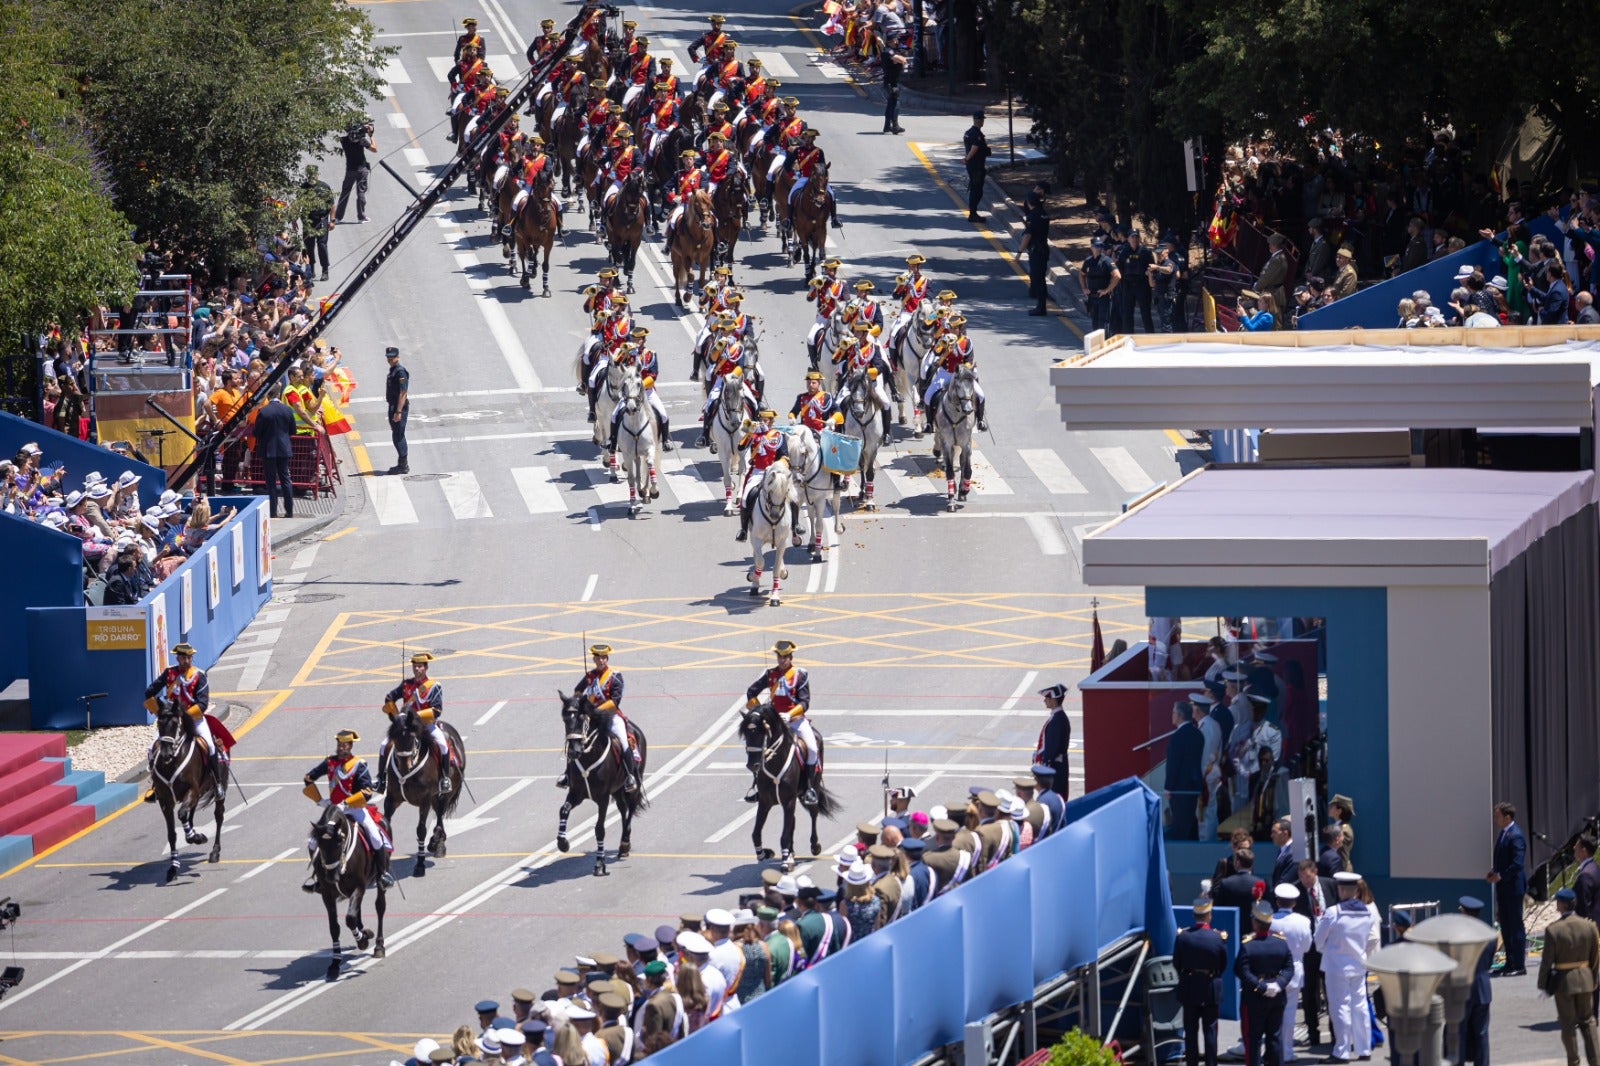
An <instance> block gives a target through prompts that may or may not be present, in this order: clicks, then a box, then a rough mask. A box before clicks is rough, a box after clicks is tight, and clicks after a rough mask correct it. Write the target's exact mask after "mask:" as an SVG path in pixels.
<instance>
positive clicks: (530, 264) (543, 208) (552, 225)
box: [506, 164, 561, 296]
mask: <svg viewBox="0 0 1600 1066" xmlns="http://www.w3.org/2000/svg"><path fill="white" fill-rule="evenodd" d="M512 184H514V183H512ZM554 185H555V182H554V180H553V179H552V177H551V175H550V166H549V164H546V165H545V169H544V171H543V172H541V173H540V175H539V178H538V181H537V183H536V184H535V185H534V187H533V189H532V190H530V191H529V193H528V200H527V202H526V203H524V204H523V205H522V211H521V212H520V213H517V214H516V215H515V221H514V222H513V223H512V227H511V237H512V239H513V240H514V241H515V242H516V255H517V257H520V258H521V260H522V287H523V288H524V289H527V290H528V291H530V292H531V291H533V273H534V271H538V272H539V274H540V284H541V285H542V286H543V291H542V292H541V293H540V295H542V296H549V295H550V249H551V248H553V247H554V246H555V241H556V231H557V230H558V229H559V228H560V226H561V217H560V216H559V215H558V214H557V213H556V205H555V200H554V199H552V198H551V192H552V191H553V188H554ZM530 252H531V253H533V254H532V258H531V259H530V258H529V253H530ZM506 253H507V254H506V258H507V259H509V260H510V267H511V274H512V276H513V277H515V276H516V274H517V264H516V259H515V258H513V257H512V256H511V246H510V243H509V242H508V243H507V246H506ZM540 253H543V256H544V259H543V262H542V263H541V261H540Z"/></svg>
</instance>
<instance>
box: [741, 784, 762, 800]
mask: <svg viewBox="0 0 1600 1066" xmlns="http://www.w3.org/2000/svg"><path fill="white" fill-rule="evenodd" d="M744 801H745V802H746V803H759V802H761V787H760V786H759V785H757V784H756V783H755V782H754V781H752V782H750V787H749V788H748V789H746V790H745V794H744Z"/></svg>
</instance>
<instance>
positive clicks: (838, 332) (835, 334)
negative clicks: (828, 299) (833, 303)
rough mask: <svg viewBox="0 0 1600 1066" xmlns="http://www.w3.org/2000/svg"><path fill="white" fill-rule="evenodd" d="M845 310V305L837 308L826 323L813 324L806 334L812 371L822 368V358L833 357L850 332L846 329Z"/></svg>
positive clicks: (807, 350) (807, 352)
mask: <svg viewBox="0 0 1600 1066" xmlns="http://www.w3.org/2000/svg"><path fill="white" fill-rule="evenodd" d="M843 309H844V305H843V304H840V305H839V306H837V307H835V308H834V309H833V314H831V315H829V316H828V320H827V321H826V322H813V323H812V324H811V329H810V330H809V331H808V332H807V333H806V358H808V359H810V360H811V369H812V370H817V369H819V368H821V366H822V357H823V356H824V355H827V356H832V354H833V351H834V349H835V348H837V347H838V346H839V342H840V341H842V340H844V338H845V335H846V333H847V332H848V331H847V330H846V329H845V328H844V316H843V314H842V312H843Z"/></svg>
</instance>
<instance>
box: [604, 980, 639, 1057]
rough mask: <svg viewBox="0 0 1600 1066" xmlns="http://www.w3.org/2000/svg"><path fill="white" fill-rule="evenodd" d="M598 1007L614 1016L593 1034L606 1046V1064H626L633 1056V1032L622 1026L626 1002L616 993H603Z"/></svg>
mask: <svg viewBox="0 0 1600 1066" xmlns="http://www.w3.org/2000/svg"><path fill="white" fill-rule="evenodd" d="M598 1000H599V1002H598V1006H600V1007H601V1008H602V1009H604V1010H605V1011H606V1012H607V1013H608V1014H611V1013H613V1012H615V1013H614V1016H613V1017H612V1018H611V1019H610V1020H609V1021H607V1022H606V1023H605V1025H604V1026H603V1027H602V1028H601V1029H600V1031H599V1032H597V1033H595V1035H596V1036H598V1037H599V1038H600V1041H601V1043H603V1044H605V1046H606V1054H607V1061H608V1062H627V1061H628V1060H629V1058H630V1057H631V1056H632V1054H633V1031H632V1030H631V1029H629V1028H628V1027H627V1026H625V1025H624V1024H623V1015H624V1012H626V1011H627V1009H628V1001H627V1000H625V999H623V998H622V997H621V996H620V995H618V994H617V993H616V992H605V993H603V994H602V995H600V996H599V997H598Z"/></svg>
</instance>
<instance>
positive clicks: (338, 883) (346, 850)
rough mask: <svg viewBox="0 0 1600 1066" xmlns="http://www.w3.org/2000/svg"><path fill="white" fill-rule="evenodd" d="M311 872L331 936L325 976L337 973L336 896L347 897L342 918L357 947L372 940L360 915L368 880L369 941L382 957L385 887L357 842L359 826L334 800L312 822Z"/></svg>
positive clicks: (375, 955) (373, 859)
mask: <svg viewBox="0 0 1600 1066" xmlns="http://www.w3.org/2000/svg"><path fill="white" fill-rule="evenodd" d="M311 872H312V874H313V876H314V877H315V878H316V886H317V894H318V895H319V896H321V897H322V905H323V906H324V907H325V908H327V911H328V935H329V936H330V937H332V938H333V961H332V962H330V963H328V979H329V980H332V979H334V978H335V977H338V976H339V956H340V953H341V951H342V950H343V949H342V948H341V946H340V944H339V913H338V911H339V901H340V900H342V899H343V900H349V901H350V904H349V906H348V907H346V908H345V915H344V924H345V925H346V926H348V927H349V929H350V932H351V933H352V934H354V936H355V938H356V950H357V951H365V950H366V947H367V945H368V944H369V943H372V939H373V933H372V931H371V930H370V929H368V928H367V927H366V925H365V924H363V923H362V921H361V900H362V897H364V896H365V895H366V893H367V886H368V885H369V884H374V882H376V884H375V889H374V890H375V891H376V892H377V894H378V898H377V899H376V900H374V901H373V910H375V911H376V912H377V914H378V932H377V943H375V944H373V947H372V957H373V958H375V959H381V958H383V956H384V948H383V913H384V911H386V910H387V909H388V900H387V899H386V898H385V893H386V892H387V889H385V888H384V885H383V879H382V878H379V877H377V876H376V875H377V872H378V867H377V859H376V857H375V856H374V855H373V854H372V852H371V851H369V850H368V849H367V848H366V847H364V846H362V834H361V827H360V826H358V825H356V823H355V822H354V820H352V819H351V818H350V816H349V815H348V814H346V813H345V809H344V806H343V805H342V804H338V803H332V804H329V805H328V806H327V807H325V808H323V811H322V814H321V816H319V817H318V818H317V820H316V821H314V822H312V823H311Z"/></svg>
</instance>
